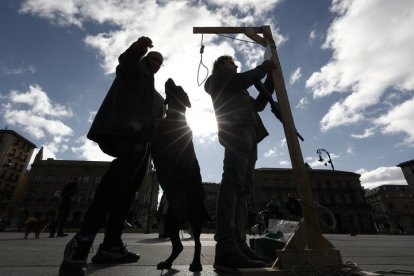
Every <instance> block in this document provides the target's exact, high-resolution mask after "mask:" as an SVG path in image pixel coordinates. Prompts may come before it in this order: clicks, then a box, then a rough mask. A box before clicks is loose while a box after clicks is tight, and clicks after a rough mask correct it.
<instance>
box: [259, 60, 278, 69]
mask: <svg viewBox="0 0 414 276" xmlns="http://www.w3.org/2000/svg"><path fill="white" fill-rule="evenodd" d="M262 66H263V69H264V70H265V71H266V72H269V71H272V70H274V69H276V64H275V63H274V62H273V60H265V61H263V63H262Z"/></svg>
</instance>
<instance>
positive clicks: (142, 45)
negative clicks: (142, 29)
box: [135, 36, 153, 53]
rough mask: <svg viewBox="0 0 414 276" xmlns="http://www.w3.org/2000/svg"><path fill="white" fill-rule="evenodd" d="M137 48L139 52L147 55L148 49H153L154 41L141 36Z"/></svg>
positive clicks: (136, 44)
mask: <svg viewBox="0 0 414 276" xmlns="http://www.w3.org/2000/svg"><path fill="white" fill-rule="evenodd" d="M135 47H136V49H137V50H139V51H142V52H144V53H146V52H147V51H148V48H152V47H153V45H152V40H151V38H149V37H146V36H141V37H140V38H138V40H137V41H136V43H135Z"/></svg>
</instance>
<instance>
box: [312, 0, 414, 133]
mask: <svg viewBox="0 0 414 276" xmlns="http://www.w3.org/2000/svg"><path fill="white" fill-rule="evenodd" d="M413 9H414V2H413V1H405V0H396V1H392V2H390V1H387V0H378V1H338V0H334V1H333V4H332V8H331V10H332V12H334V13H336V14H337V18H336V19H335V20H334V21H333V23H332V25H331V26H330V28H329V31H328V34H327V39H326V42H325V44H324V47H325V48H329V49H331V50H332V51H333V57H332V59H331V60H330V62H329V63H328V64H326V65H325V66H323V67H322V68H321V69H320V71H319V72H315V73H313V74H312V75H311V77H310V78H309V79H308V80H307V82H306V86H307V87H308V88H311V89H312V90H313V96H314V98H319V97H325V96H328V95H331V94H332V93H350V94H349V95H348V96H347V97H346V98H344V99H341V100H340V101H338V102H336V103H334V104H333V105H332V106H331V108H330V109H329V111H328V113H327V114H326V115H325V116H324V117H323V119H322V121H321V128H322V130H323V131H326V130H328V129H330V128H333V127H338V126H344V125H351V124H355V123H358V122H360V121H361V120H363V119H365V118H366V116H365V115H364V112H365V111H366V109H367V108H369V107H372V106H375V105H378V104H381V103H380V99H381V97H382V96H383V94H384V93H385V92H386V91H387V89H396V90H399V91H410V90H413V89H414V73H413V71H412V64H413V63H414V55H412V49H413V48H414V28H412V26H413V25H414V14H413V13H411V11H412V10H413ZM407 119H408V118H407Z"/></svg>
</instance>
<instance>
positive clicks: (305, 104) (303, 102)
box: [295, 97, 309, 109]
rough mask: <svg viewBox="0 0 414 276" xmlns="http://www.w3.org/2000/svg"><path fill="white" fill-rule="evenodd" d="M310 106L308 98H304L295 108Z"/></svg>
mask: <svg viewBox="0 0 414 276" xmlns="http://www.w3.org/2000/svg"><path fill="white" fill-rule="evenodd" d="M308 104H309V101H308V99H307V98H306V97H303V98H302V99H300V100H299V103H298V104H297V105H296V106H295V107H296V108H302V109H303V108H305V107H306V106H307V105H308Z"/></svg>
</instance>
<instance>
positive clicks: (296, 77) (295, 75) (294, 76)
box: [289, 67, 302, 85]
mask: <svg viewBox="0 0 414 276" xmlns="http://www.w3.org/2000/svg"><path fill="white" fill-rule="evenodd" d="M301 77H302V68H301V67H298V68H296V70H295V71H294V72H293V73H292V74H290V81H289V82H290V84H291V85H293V84H295V82H297V81H298V80H300V78H301Z"/></svg>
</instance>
